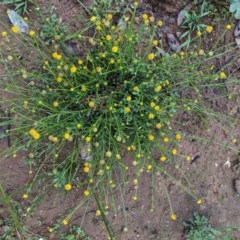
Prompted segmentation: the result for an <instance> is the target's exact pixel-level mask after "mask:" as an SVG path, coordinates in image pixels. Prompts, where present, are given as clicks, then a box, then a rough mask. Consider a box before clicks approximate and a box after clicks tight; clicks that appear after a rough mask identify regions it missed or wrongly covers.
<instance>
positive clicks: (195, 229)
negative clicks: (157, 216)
mask: <svg viewBox="0 0 240 240" xmlns="http://www.w3.org/2000/svg"><path fill="white" fill-rule="evenodd" d="M183 225H184V226H185V229H186V231H187V238H186V240H199V239H204V240H214V239H215V238H216V236H217V235H218V234H219V233H220V231H218V230H217V229H215V228H213V227H212V226H210V225H209V223H208V219H207V218H206V217H205V216H200V215H199V214H198V213H197V212H195V213H194V214H193V216H192V217H191V218H190V219H189V221H188V222H184V223H183Z"/></svg>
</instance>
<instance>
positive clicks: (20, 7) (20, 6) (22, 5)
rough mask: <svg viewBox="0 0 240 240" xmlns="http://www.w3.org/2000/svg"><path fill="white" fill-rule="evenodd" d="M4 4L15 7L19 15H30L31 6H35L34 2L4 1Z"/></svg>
mask: <svg viewBox="0 0 240 240" xmlns="http://www.w3.org/2000/svg"><path fill="white" fill-rule="evenodd" d="M1 3H2V4H12V5H14V7H15V9H14V10H15V11H16V12H17V13H19V14H26V13H28V8H29V5H30V4H33V3H34V1H33V0H2V2H1Z"/></svg>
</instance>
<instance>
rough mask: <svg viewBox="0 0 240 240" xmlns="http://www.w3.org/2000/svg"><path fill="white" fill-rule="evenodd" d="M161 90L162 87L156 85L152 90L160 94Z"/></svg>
mask: <svg viewBox="0 0 240 240" xmlns="http://www.w3.org/2000/svg"><path fill="white" fill-rule="evenodd" d="M161 89H162V86H161V85H158V86H156V87H155V88H154V92H160V91H161Z"/></svg>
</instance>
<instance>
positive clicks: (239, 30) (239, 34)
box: [234, 21, 240, 47]
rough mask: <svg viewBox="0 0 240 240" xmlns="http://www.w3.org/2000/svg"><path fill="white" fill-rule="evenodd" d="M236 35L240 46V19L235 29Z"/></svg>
mask: <svg viewBox="0 0 240 240" xmlns="http://www.w3.org/2000/svg"><path fill="white" fill-rule="evenodd" d="M234 37H235V41H236V43H237V45H238V47H240V21H238V23H237V25H236V27H235V29H234Z"/></svg>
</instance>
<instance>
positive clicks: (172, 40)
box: [166, 33, 181, 52]
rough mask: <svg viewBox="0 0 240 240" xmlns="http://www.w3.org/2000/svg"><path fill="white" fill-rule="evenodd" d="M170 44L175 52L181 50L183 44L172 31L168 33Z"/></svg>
mask: <svg viewBox="0 0 240 240" xmlns="http://www.w3.org/2000/svg"><path fill="white" fill-rule="evenodd" d="M166 35H167V40H168V45H169V46H170V48H171V49H172V50H173V51H174V52H179V51H180V50H181V46H180V43H179V41H178V40H177V38H176V37H175V36H174V35H173V34H172V33H166Z"/></svg>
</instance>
